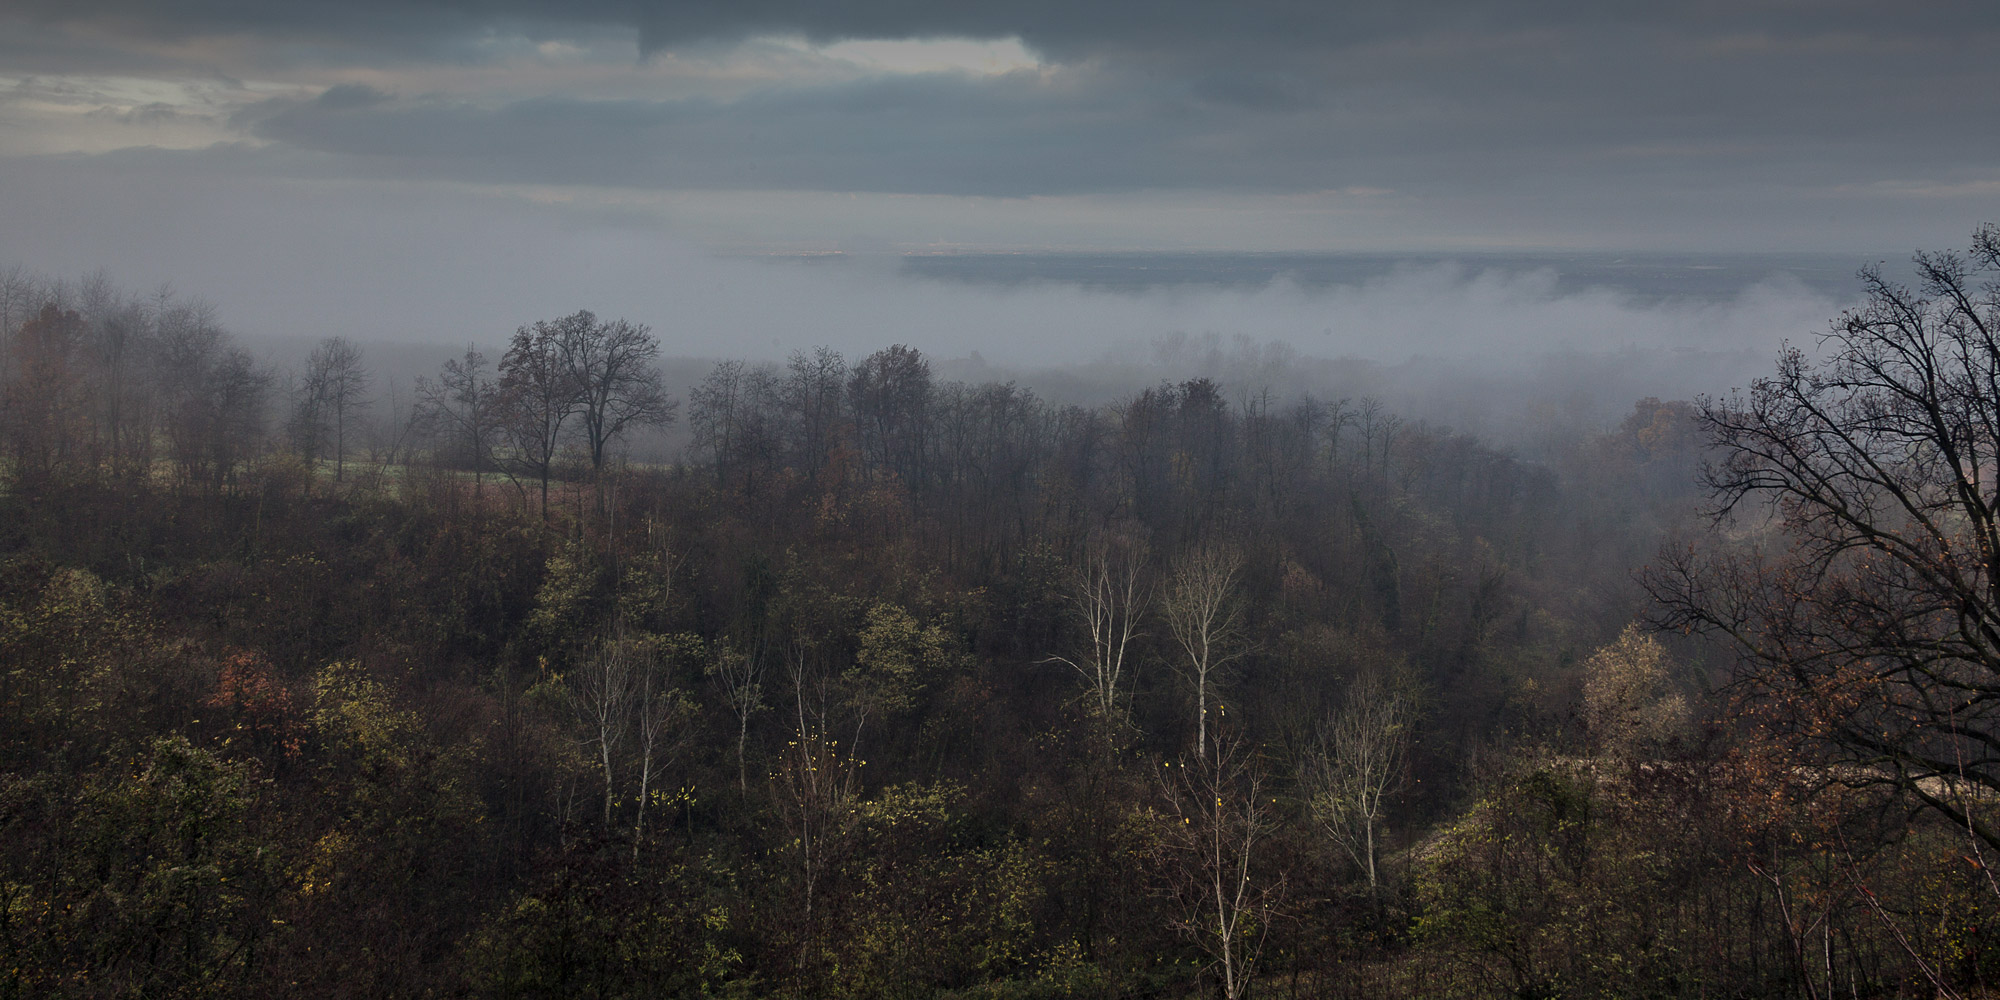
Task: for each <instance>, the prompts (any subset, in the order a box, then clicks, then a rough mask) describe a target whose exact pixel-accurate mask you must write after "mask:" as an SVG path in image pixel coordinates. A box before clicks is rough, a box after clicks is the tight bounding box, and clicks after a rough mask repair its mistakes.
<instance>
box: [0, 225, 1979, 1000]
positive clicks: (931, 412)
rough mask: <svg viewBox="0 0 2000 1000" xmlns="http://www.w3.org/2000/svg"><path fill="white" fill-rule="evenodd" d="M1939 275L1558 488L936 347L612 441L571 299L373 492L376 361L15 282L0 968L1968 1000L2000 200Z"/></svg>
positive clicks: (472, 357)
mask: <svg viewBox="0 0 2000 1000" xmlns="http://www.w3.org/2000/svg"><path fill="white" fill-rule="evenodd" d="M1916 267H1917V274H1918V278H1917V283H1916V284H1915V285H1914V286H1909V287H1906V286H1903V285H1900V284H1897V283H1895V282H1892V281H1890V280H1888V279H1886V278H1884V277H1882V276H1881V275H1878V274H1874V273H1868V274H1864V276H1863V280H1864V282H1865V283H1866V290H1867V292H1868V300H1867V305H1866V306H1865V307H1863V308H1860V309H1857V310H1855V311H1853V312H1851V313H1848V314H1846V315H1844V316H1842V317H1840V318H1839V319H1837V320H1836V321H1835V322H1834V324H1833V325H1832V326H1831V327H1830V328H1829V330H1828V332H1827V333H1826V335H1825V337H1824V338H1823V339H1822V340H1821V341H1820V342H1819V343H1817V344H1815V345H1813V347H1812V349H1811V350H1809V351H1808V350H1801V351H1796V352H1789V353H1787V354H1785V355H1784V356H1783V357H1781V358H1780V359H1779V363H1778V368H1777V372H1776V374H1775V375H1774V376H1773V377H1771V378H1767V379H1764V380H1761V381H1759V382H1757V383H1756V384H1755V385H1754V386H1753V387H1752V388H1751V390H1750V391H1749V392H1748V393H1747V394H1744V395H1741V396H1739V397H1730V398H1724V399H1713V400H1703V401H1699V402H1696V403H1684V402H1683V403H1676V402H1661V401H1658V400H1651V399H1648V400H1642V401H1639V402H1638V403H1636V404H1635V405H1634V407H1633V409H1632V411H1631V414H1630V416H1629V417H1627V418H1626V419H1625V420H1624V421H1623V422H1622V423H1621V424H1619V425H1618V426H1616V427H1613V428H1608V429H1605V430H1603V431H1601V432H1590V433H1582V432H1579V433H1578V434H1577V435H1575V437H1574V438H1573V439H1572V440H1570V441H1568V442H1566V443H1565V444H1564V445H1563V446H1562V447H1557V448H1551V449H1550V450H1549V457H1548V458H1546V459H1544V460H1539V461H1532V462H1531V461H1526V460H1523V459H1520V458H1518V457H1515V456H1512V455H1509V454H1507V453H1505V452H1503V451H1500V450H1497V449H1495V448H1493V447H1491V446H1489V445H1488V444H1486V443H1483V442H1481V441H1480V440H1478V439H1476V438H1474V437H1472V436H1470V435H1466V434H1462V433H1454V432H1452V431H1450V430H1449V429H1445V428H1439V427H1435V426H1431V425H1428V424H1425V423H1422V422H1418V421H1409V420H1403V419H1398V418H1397V417H1395V416H1394V415H1392V414H1390V413H1388V412H1387V411H1386V410H1385V408H1384V407H1383V406H1381V405H1380V404H1379V403H1377V402H1376V401H1373V400H1362V401H1359V402H1354V401H1350V400H1325V399H1314V398H1305V397H1302V398H1299V399H1295V400H1288V401H1282V402H1274V401H1272V400H1271V399H1270V398H1269V396H1268V394H1266V393H1262V392H1259V391H1257V390H1258V387H1255V386H1234V387H1225V386H1222V385H1219V384H1217V383H1214V382H1211V381H1208V380H1205V379H1193V380H1189V381H1185V382H1181V383H1178V384H1165V385H1161V386H1158V387H1156V388H1152V389H1148V390H1145V391H1142V392H1138V393H1136V394H1132V395H1130V396H1128V397H1126V398H1123V399H1120V400H1118V401H1116V402H1113V403H1110V404H1107V405H1102V406H1076V405H1055V404H1051V403H1049V402H1047V401H1045V400H1043V399H1041V398H1039V397H1038V396H1037V395H1036V394H1035V393H1033V392H1031V391H1029V390H1027V389H1024V388H1022V387H1020V386H1018V385H1014V384H1011V383H990V384H965V383H958V382H950V381H946V380H943V379H940V378H938V377H937V376H936V375H935V374H934V372H933V369H932V366H931V364H930V362H929V360H928V359H926V358H925V357H924V356H923V355H922V354H921V353H919V352H918V351H915V350H912V349H910V348H907V347H901V346H898V347H891V348H888V349H885V350H882V351H878V352H876V353H874V354H871V355H869V356H867V357H865V358H862V359H860V360H857V361H851V362H850V361H849V360H848V359H847V358H845V357H843V356H841V355H840V354H838V353H836V352H834V351H831V350H824V349H823V350H819V351H814V352H800V353H797V354H794V355H792V356H791V357H790V358H789V359H788V360H787V361H785V362H784V363H779V364H769V365H762V364H757V363H752V362H743V361H728V362H723V363H721V364H718V365H715V366H714V367H713V369H712V370H711V371H710V372H709V373H708V375H707V377H706V378H704V379H703V380H701V381H700V383H699V384H698V385H696V386H695V387H694V388H693V390H692V391H691V392H690V393H689V396H688V399H687V411H686V416H687V422H688V428H687V429H688V431H689V432H690V435H691V436H690V438H689V444H688V447H687V449H686V451H685V453H684V454H683V456H682V459H681V461H680V462H678V463H648V464H645V465H623V466H621V465H620V463H618V462H617V461H616V455H617V452H618V449H619V447H620V441H621V436H622V435H626V434H628V433H630V432H631V431H632V430H633V429H635V428H638V427H641V426H647V425H657V424H660V423H662V422H664V421H666V420H667V419H669V417H671V416H674V415H676V410H675V406H674V403H673V401H671V400H670V399H669V398H668V396H667V394H666V393H665V391H664V389H663V386H662V381H661V379H662V377H661V375H660V372H659V370H658V368H657V359H656V357H655V355H656V353H657V346H656V342H655V341H654V340H653V338H652V337H651V335H650V334H649V333H648V331H647V330H646V328H645V327H643V326H638V325H636V324H630V323H625V322H623V321H616V322H604V321H601V320H599V319H597V318H596V317H594V316H593V315H591V314H590V313H587V312H584V313H577V314H575V315H573V316H569V317H565V318H562V319H559V320H554V321H548V322H541V323H535V324H533V325H531V326H527V327H523V328H522V329H521V330H519V331H518V332H517V333H516V334H515V335H514V337H513V340H512V342H511V343H510V345H509V347H508V349H507V351H506V352H505V354H504V355H503V356H502V357H501V359H500V360H499V362H498V363H497V364H495V365H494V366H493V367H492V370H491V372H490V373H489V370H488V366H487V362H486V359H485V358H484V357H482V356H481V355H480V354H478V353H477V352H474V351H468V352H467V353H466V354H465V355H464V356H463V357H462V358H459V359H457V360H454V361H452V362H451V363H449V364H447V365H446V366H445V367H444V368H443V370H442V371H441V372H440V373H438V374H437V375H436V376H435V377H426V378H425V379H424V380H423V381H422V382H421V384H420V385H419V386H418V387H417V391H416V392H415V394H414V400H413V402H412V405H411V406H410V407H409V408H408V409H407V410H406V411H394V412H395V413H396V419H395V420H392V421H389V422H387V423H379V422H378V423H377V424H376V425H375V426H374V428H373V430H371V431H369V432H368V433H369V434H374V435H386V438H384V439H382V440H377V441H375V442H374V443H372V444H369V445H366V446H365V447H367V448H369V449H371V450H377V461H376V462H373V463H366V464H365V465H364V468H368V469H370V470H371V471H370V473H369V474H368V475H357V474H355V470H354V469H352V468H350V467H349V466H350V464H352V458H351V456H350V455H349V453H348V449H349V448H350V446H352V445H353V438H354V436H355V435H354V433H353V431H354V428H353V427H352V426H350V423H349V422H350V421H351V420H354V419H355V414H356V413H357V412H359V410H360V409H361V408H362V407H364V406H365V405H366V404H367V401H368V400H369V399H370V398H371V393H372V392H374V391H375V382H374V375H373V373H371V372H370V371H369V370H368V369H367V367H366V366H365V364H364V359H363V358H362V357H361V355H360V353H359V352H358V351H356V350H355V349H354V348H353V346H352V345H350V344H348V343H346V342H344V341H340V340H338V339H336V340H329V341H326V342H324V343H322V344H320V345H319V347H318V348H317V349H316V350H315V351H314V352H313V353H312V355H311V356H310V358H309V359H307V361H306V363H305V365H304V366H303V368H302V369H301V370H300V371H298V372H295V373H292V374H290V375H285V374H282V373H273V372H270V371H267V370H265V369H263V368H262V367H260V366H259V365H258V364H256V363H254V362H253V361H252V359H251V358H250V357H249V356H248V355H247V354H246V353H245V352H243V351H242V350H241V349H240V348H238V347H236V346H234V345H233V343H232V341H231V338H230V337H229V336H228V335H227V334H226V333H225V332H223V331H222V329H221V327H220V326H219V324H218V322H217V320H216V317H215V315H214V313H213V312H212V311H211V310H208V309H206V308H203V307H199V306H196V305H191V304H188V303H184V302H179V301H177V300H175V299H173V298H171V297H169V296H166V295H159V296H154V297H152V298H149V299H134V298H130V297H127V296H124V295H121V294H119V293H117V292H116V291H115V290H114V289H112V288H110V287H109V286H108V285H107V284H105V283H103V282H82V283H75V284H57V283H47V282H38V281H29V280H25V279H20V278H19V276H18V275H17V276H15V277H14V278H10V279H9V280H8V281H6V282H5V283H4V289H0V291H4V293H5V294H4V295H0V334H4V339H0V345H4V347H5V350H4V352H0V359H4V360H0V363H4V365H5V367H4V368H0V388H4V393H5V395H4V398H0V421H4V424H3V425H0V426H4V432H5V435H6V451H5V456H4V458H5V464H4V467H3V468H0V471H4V479H0V484H3V485H4V489H0V984H4V985H0V989H4V990H5V991H6V992H7V993H8V994H9V995H20V996H44V995H46V996H90V997H98V996H104V997H110V996H148V997H150V996H210V995H213V996H225V995H245V996H281V995H282V996H294V995H299V996H303V995H343V996H346V995H357V994H359V995H381V996H405V995H407V996H419V995H429V996H437V995H462V996H514V997H529V996H534V997H543V996H547V997H555V996H563V997H568V996H577V995H588V996H597V997H641V996H645V997H658V996H673V997H723V996H742V997H751V996H767V995H783V996H795V997H855V998H860V997H887V996H919V995H921V996H947V997H963V998H972V997H982V998H1011V997H1020V998H1030V997H1035V998H1039V997H1057V996H1063V997H1074V996H1098V997H1140V996H1145V997H1194V996H1203V995H1207V996H1221V997H1224V998H1227V1000H1238V998H1242V997H1246V996H1250V995H1253V994H1259V995H1277V994H1282V995H1285V996H1304V997H1362V996H1367V997H1375V996H1439V997H1487V996H1492V997H1551V998H1553V997H1600V996H1601V997H1612V996H1616V997H1690V998H1692V997H1716V996H1730V997H1805V998H1811V1000H1825V998H1831V997H1835V996H1852V997H1862V996H1867V997H1919V996H1922V997H1935V996H1946V997H1972V996H1982V995H1988V994H1990V993H1991V992H1992V991H1993V989H1994V988H1995V986H1996V979H2000V940H1996V939H1995V931H1994V927H1995V924H1994V918H1995V914H1996V913H2000V881H1996V878H1995V877H1994V876H1993V874H1992V873H1991V870H1990V868H1989V867H1988V866H1989V864H1991V863H1993V862H1994V861H1995V860H1996V859H2000V826H1996V821H1995V819H1994V814H1993V810H1994V809H1995V808H1996V805H2000V803H1996V795H2000V753H1996V750H2000V726H1996V718H1995V715H1994V711H1995V709H1994V707H1993V701H1994V699H1993V697H1992V695H1993V692H1994V691H1995V690H2000V607H1996V606H1995V605H1994V603H1993V602H1994V600H1995V598H1994V597H1993V594H1994V593H1995V592H1996V586H2000V585H1997V584H1996V581H1995V576H1994V573H1995V569H1996V564H1995V560H1996V559H2000V555H1996V553H2000V508H1996V506H1995V505H1996V502H2000V495H1997V494H1996V491H1995V488H1994V484H1993V478H1994V469H1995V468H1996V467H2000V456H1996V449H2000V340H1996V335H2000V329H1996V326H2000V302H1996V294H2000V293H1996V291H1995V289H1994V286H1993V285H1991V284H1988V283H1986V282H1988V281H1989V279H1992V278H1995V277H2000V232H1996V230H1994V229H1991V228H1988V229H1983V230H1981V231H1980V232H1979V233H1978V234H1977V235H1976V237H1975V242H1974V245H1973V247H1972V248H1971V250H1970V251H1969V252H1968V253H1965V254H1931V255H1922V256H1920V257H1919V258H1918V259H1917V261H1916ZM392 410H393V408H392ZM364 436H365V435H364ZM566 456H574V466H575V467H576V468H577V469H580V470H587V475H583V476H579V477H577V478H579V479H581V480H582V481H583V482H585V483H587V484H591V485H593V486H595V487H596V488H595V489H594V490H592V491H591V492H590V495H592V496H594V498H595V499H594V502H592V503H588V504H585V503H581V502H579V503H576V504H566V503H555V504H551V503H549V502H548V484H549V482H550V481H551V480H552V479H556V478H558V477H559V476H562V475H564V471H563V463H565V462H570V461H572V459H571V458H568V457H566ZM385 465H393V466H394V467H396V468H397V469H399V470H400V472H399V473H398V474H397V475H394V476H391V475H386V474H383V473H382V472H381V469H382V468H383V467H384V466H385ZM495 475H498V476H503V477H505V479H506V480H507V481H509V482H511V483H513V484H514V485H515V487H517V488H510V489H505V490H502V491H498V492H500V494H501V495H502V496H507V497H513V498H515V499H516V500H517V501H518V502H513V503H502V502H493V503H466V502H464V498H465V497H466V496H467V495H468V493H470V492H475V491H478V490H481V489H483V488H484V484H485V482H486V480H487V479H488V477H490V476H495ZM578 495H579V496H583V495H584V494H583V493H579V494H578Z"/></svg>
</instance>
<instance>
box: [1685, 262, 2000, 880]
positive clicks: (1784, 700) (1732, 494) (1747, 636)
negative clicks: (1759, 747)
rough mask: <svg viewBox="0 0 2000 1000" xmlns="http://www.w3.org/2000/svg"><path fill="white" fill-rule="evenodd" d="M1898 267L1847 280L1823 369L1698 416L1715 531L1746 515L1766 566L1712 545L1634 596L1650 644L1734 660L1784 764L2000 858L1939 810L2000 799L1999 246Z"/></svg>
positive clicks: (1797, 368) (1779, 378)
mask: <svg viewBox="0 0 2000 1000" xmlns="http://www.w3.org/2000/svg"><path fill="white" fill-rule="evenodd" d="M1915 265H1916V266H1915V270H1916V273H1917V276H1918V278H1919V282H1920V284H1919V286H1918V287H1917V288H1914V289H1913V288H1909V287H1906V286H1904V285H1902V284H1900V283H1897V282H1894V281H1891V280H1890V279H1889V278H1887V277H1885V276H1884V275H1883V274H1882V273H1881V272H1879V271H1876V270H1873V269H1870V270H1868V271H1864V272H1863V274H1862V279H1863V282H1864V285H1865V287H1866V291H1867V302H1866V304H1865V305H1863V306H1862V307H1860V308H1859V309H1856V310H1853V311H1851V312H1848V313H1846V314H1845V315H1843V316H1841V317H1840V318H1839V319H1838V320H1837V321H1835V322H1834V324H1833V326H1832V329H1831V330H1830V331H1829V332H1828V333H1827V334H1826V336H1825V338H1824V340H1823V342H1822V348H1821V350H1822V354H1823V360H1818V361H1814V360H1808V359H1807V357H1806V356H1805V354H1804V353H1802V352H1800V351H1798V350H1796V349H1789V348H1788V349H1786V350H1785V351H1784V352H1782V353H1781V355H1780V356H1779V359H1778V371H1777V374H1776V375H1775V376H1773V377H1771V378H1765V379H1759V380H1757V382H1756V383H1755V384H1753V385H1752V386H1751V389H1750V392H1749V394H1748V396H1747V397H1734V398H1730V399H1726V400H1704V401H1702V403H1701V407H1700V409H1701V421H1702V423H1703V425H1704V426H1705V427H1706V429H1707V430H1708V433H1709V437H1710V441H1711V443H1712V445H1713V446H1714V447H1716V448H1717V449H1719V450H1720V451H1721V452H1722V455H1723V458H1722V460H1721V461H1720V462H1719V463H1717V464H1714V465H1711V466H1710V467H1709V468H1708V469H1707V470H1706V472H1705V478H1706V480H1707V485H1708V486H1709V488H1710V489H1711V490H1712V491H1713V497H1714V500H1715V509H1716V514H1717V517H1718V519H1721V518H1725V517H1727V516H1729V515H1730V514H1731V513H1732V512H1734V511H1737V510H1738V509H1739V508H1748V507H1751V506H1752V505H1759V506H1762V507H1763V510H1764V512H1768V513H1770V514H1774V515H1775V516H1776V523H1775V527H1776V528H1777V529H1778V530H1780V531H1781V532H1782V533H1783V535H1784V544H1783V545H1780V546H1772V547H1771V548H1770V550H1767V551H1771V552H1775V553H1776V554H1766V551H1752V550H1747V549H1746V548H1745V547H1743V546H1740V545H1734V544H1732V542H1731V540H1730V539H1729V538H1728V537H1726V536H1723V535H1721V534H1720V533H1718V536H1717V537H1716V538H1714V539H1713V540H1712V542H1711V544H1710V545H1708V546H1705V547H1704V548H1703V549H1700V550H1681V551H1671V550H1670V551H1668V552H1665V553H1663V559H1662V562H1661V565H1659V566H1658V567H1656V568H1655V569H1654V570H1652V571H1651V572H1649V574H1648V576H1647V577H1646V582H1647V585H1648V589H1650V590H1651V591H1652V593H1653V595H1654V596H1655V597H1656V598H1657V599H1658V600H1660V601H1661V602H1662V603H1663V605H1664V607H1665V609H1666V610H1665V612H1664V614H1663V615H1662V620H1661V622H1660V624H1662V625H1664V626H1667V627H1670V628H1675V629H1681V630H1691V631H1702V632H1710V633H1714V634H1718V635H1720V636H1722V637H1724V638H1725V639H1727V640H1728V641H1729V642H1730V643H1731V644H1732V645H1733V646H1734V647H1735V648H1736V649H1737V651H1738V652H1739V653H1741V654H1742V660H1741V663H1742V668H1741V670H1740V674H1739V680H1740V681H1741V682H1742V683H1739V684H1738V685H1737V690H1739V691H1741V692H1743V693H1745V694H1746V695H1748V696H1754V697H1757V698H1759V699H1760V700H1762V701H1763V702H1764V704H1765V705H1766V706H1767V707H1770V708H1772V709H1774V710H1775V711H1773V713H1772V717H1773V718H1774V719H1777V720H1782V721H1785V722H1787V723H1788V727H1787V728H1788V729H1789V731H1790V733H1791V734H1792V735H1793V736H1794V737H1796V739H1797V740H1798V741H1799V743H1800V744H1801V745H1802V746H1809V747H1814V748H1817V749H1819V750H1823V751H1825V752H1827V753H1829V754H1830V755H1831V756H1833V757H1834V758H1835V759H1837V760H1840V761H1842V762H1843V763H1846V764H1848V765H1850V766H1851V767H1852V773H1853V774H1856V775H1868V776H1874V777H1875V778H1876V779H1877V780H1879V781H1881V782H1882V783H1884V784H1887V785H1889V786H1891V787H1893V788H1895V789H1897V790H1898V791H1900V792H1901V793H1903V794H1905V795H1907V796H1909V797H1910V798H1911V799H1912V800H1914V801H1916V802H1920V803H1922V804H1923V805H1924V806H1926V807H1928V808H1930V809H1934V810H1936V811H1938V812H1941V813H1943V814H1944V815H1946V816H1948V817H1950V819H1951V821H1952V822H1953V823H1954V824H1970V825H1972V827H1973V828H1974V829H1975V830H1976V831H1977V833H1978V835H1979V837H1980V838H1981V839H1982V840H1984V841H1985V842H1986V843H1987V844H1988V845H1990V846H1995V847H2000V828H1996V827H1994V826H1993V825H1991V824H1990V823H1988V822H1986V821H1982V820H1980V819H1979V818H1978V817H1975V816H1973V815H1972V814H1971V810H1969V809H1967V808H1966V807H1965V806H1964V804H1963V802H1961V801H1960V800H1959V797H1958V796H1956V795H1954V794H1951V793H1950V790H1953V789H1962V788H1977V789H1980V790H1981V791H1980V793H1979V794H1981V795H1991V794H1993V793H1994V792H1996V791H2000V754H1996V753H1995V750H1996V748H2000V736H1996V735H1995V734H1996V733H2000V700H1996V699H1995V697H1994V693H1995V692H1996V691H2000V293H1996V291H1995V285H1994V283H1993V282H1994V279H1995V278H1996V277H2000V226H1993V225H1988V226H1985V227H1982V228H1981V229H1980V230H1979V231H1978V232H1977V233H1976V234H1975V235H1974V238H1973V247H1972V249H1971V252H1970V253H1969V254H1967V255H1964V256H1961V255H1959V254H1954V253H1920V254H1918V255H1917V256H1916V258H1915Z"/></svg>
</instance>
